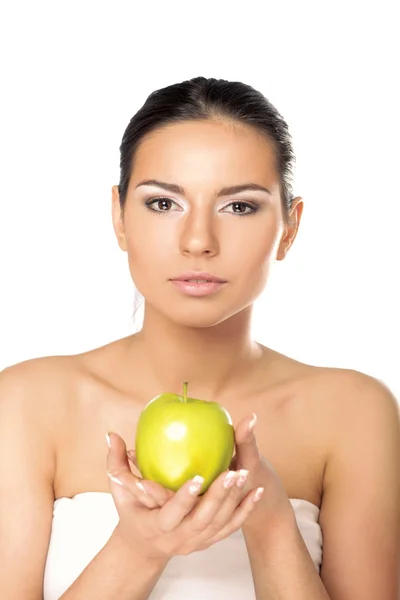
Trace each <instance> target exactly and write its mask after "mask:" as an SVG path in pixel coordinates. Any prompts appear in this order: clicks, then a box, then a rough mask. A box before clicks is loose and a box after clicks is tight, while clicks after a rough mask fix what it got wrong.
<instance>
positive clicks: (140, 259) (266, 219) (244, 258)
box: [113, 121, 302, 327]
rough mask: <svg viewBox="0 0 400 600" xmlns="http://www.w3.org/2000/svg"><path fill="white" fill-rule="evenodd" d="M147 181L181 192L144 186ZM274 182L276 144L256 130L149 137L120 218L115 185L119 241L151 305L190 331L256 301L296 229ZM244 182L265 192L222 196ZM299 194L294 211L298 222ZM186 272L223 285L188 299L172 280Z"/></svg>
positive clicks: (211, 129) (185, 128) (212, 127)
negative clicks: (213, 278) (289, 222)
mask: <svg viewBox="0 0 400 600" xmlns="http://www.w3.org/2000/svg"><path fill="white" fill-rule="evenodd" d="M149 180H157V181H158V182H164V183H167V184H174V185H175V186H179V187H180V188H181V191H178V190H174V191H171V190H170V189H164V188H162V187H160V186H158V185H156V184H146V185H141V184H142V182H145V181H149ZM278 183H279V178H278V172H277V170H276V166H275V155H274V151H273V147H272V145H270V144H269V142H268V141H267V140H266V139H265V138H264V137H261V136H260V135H258V134H257V133H256V132H255V131H253V130H252V129H251V128H250V127H246V126H242V125H240V124H239V125H238V124H232V123H228V122H225V121H218V122H216V121H201V122H199V121H197V122H196V121H193V122H184V123H177V124H172V125H168V126H166V127H163V128H160V129H158V130H156V131H154V132H152V133H151V134H149V135H148V136H146V138H144V140H143V141H142V143H141V145H140V147H139V149H138V152H137V153H136V156H135V160H134V168H133V171H132V175H131V179H130V183H129V188H128V193H127V197H126V205H125V211H124V218H123V220H122V218H121V214H120V209H119V199H118V188H117V186H114V188H113V221H114V228H115V232H116V235H117V238H118V243H119V245H120V247H121V248H122V249H123V250H125V251H127V253H128V261H129V268H130V272H131V276H132V279H133V281H134V283H135V285H136V287H137V289H138V290H139V291H140V292H141V294H142V295H143V296H144V298H145V300H146V304H148V305H151V307H152V308H153V309H155V310H157V311H159V312H160V313H162V314H163V315H165V316H166V317H168V318H169V319H171V320H173V321H175V322H178V323H180V324H182V325H186V326H193V327H208V326H211V325H215V324H217V323H220V322H222V321H224V320H226V319H228V318H229V317H231V316H233V315H235V314H237V313H239V312H240V311H242V310H243V309H245V308H247V307H248V306H250V305H251V304H252V303H253V302H254V301H255V299H256V298H257V297H258V296H259V295H260V293H261V292H262V290H263V288H264V286H265V284H266V281H267V278H268V274H269V271H270V267H271V265H272V264H273V263H274V261H275V260H282V259H283V258H284V256H285V254H286V251H287V249H288V248H289V246H290V244H291V243H292V241H293V239H294V236H295V232H296V228H295V227H289V226H287V225H285V220H284V215H283V209H282V205H281V198H280V193H279V185H278ZM244 184H257V185H259V186H262V187H264V188H267V190H269V191H268V192H267V191H262V190H261V191H259V190H251V189H249V190H247V191H241V192H240V193H235V194H234V193H232V192H230V193H228V192H224V193H223V195H221V190H222V189H223V188H228V187H232V186H239V185H244ZM157 198H161V199H160V200H158V201H157V200H155V202H154V203H152V204H151V205H149V201H152V200H153V199H157ZM300 200H301V199H297V202H295V210H294V211H293V212H292V216H293V217H294V220H295V221H297V224H298V222H299V219H300V215H301V205H302V203H301V201H300ZM296 205H297V206H296ZM187 271H206V272H208V273H212V274H213V275H216V276H218V277H220V278H222V279H223V280H225V281H226V283H224V284H223V285H222V286H221V287H219V289H218V290H216V291H215V292H213V293H211V294H209V295H206V296H203V297H196V296H191V295H187V294H186V293H184V292H182V291H181V289H179V288H178V287H177V286H176V285H175V284H173V283H172V281H171V279H174V278H176V277H178V276H179V275H181V274H182V273H185V272H187Z"/></svg>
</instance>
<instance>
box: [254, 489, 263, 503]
mask: <svg viewBox="0 0 400 600" xmlns="http://www.w3.org/2000/svg"><path fill="white" fill-rule="evenodd" d="M263 492H264V488H262V487H259V488H257V490H256V493H255V494H254V496H253V502H258V501H259V499H260V498H261V496H262V495H263Z"/></svg>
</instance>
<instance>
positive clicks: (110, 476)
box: [107, 473, 124, 486]
mask: <svg viewBox="0 0 400 600" xmlns="http://www.w3.org/2000/svg"><path fill="white" fill-rule="evenodd" d="M107 475H108V477H109V478H110V479H111V481H113V482H114V483H118V485H122V486H123V485H124V484H123V483H122V481H120V480H119V479H117V478H116V477H114V476H113V475H110V473H107Z"/></svg>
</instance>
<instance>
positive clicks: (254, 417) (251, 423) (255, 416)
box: [249, 413, 257, 432]
mask: <svg viewBox="0 0 400 600" xmlns="http://www.w3.org/2000/svg"><path fill="white" fill-rule="evenodd" d="M256 423H257V415H256V414H255V413H253V418H252V419H251V421H250V423H249V431H250V432H251V431H253V429H254V427H255V426H256Z"/></svg>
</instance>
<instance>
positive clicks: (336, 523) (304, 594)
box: [246, 372, 400, 600]
mask: <svg viewBox="0 0 400 600" xmlns="http://www.w3.org/2000/svg"><path fill="white" fill-rule="evenodd" d="M332 383H333V382H332ZM333 388H336V389H334V396H335V397H334V398H333V400H334V402H332V403H331V408H328V409H327V410H328V411H329V412H330V414H329V419H328V420H329V421H330V422H331V424H332V425H333V429H331V431H333V435H332V436H331V438H330V441H331V444H330V446H331V447H330V453H329V459H328V461H327V465H326V469H325V476H324V490H323V501H322V507H321V514H320V524H321V527H322V530H323V537H324V550H323V564H322V569H321V580H320V578H319V577H318V574H317V572H316V570H315V567H314V565H313V563H312V561H311V558H310V556H309V555H308V552H307V549H306V547H305V544H304V542H303V540H302V539H301V538H300V533H299V532H298V530H297V527H296V525H295V523H294V521H293V520H291V519H287V520H286V521H285V522H280V523H277V524H276V527H275V528H273V529H272V531H271V532H270V531H268V534H267V535H264V536H261V535H260V533H259V532H258V533H257V532H254V531H253V532H251V533H249V534H248V535H247V537H246V543H247V547H248V550H249V557H250V563H251V567H252V570H253V577H254V582H255V588H256V597H257V600H264V599H267V598H274V600H292V599H293V598H296V600H328V599H330V600H378V599H379V600H380V599H382V600H383V599H385V600H398V597H399V596H398V594H399V587H398V585H399V558H400V552H399V551H400V531H399V524H400V428H399V413H398V406H397V403H396V400H395V399H394V397H393V396H392V394H391V393H390V392H389V391H388V390H387V388H386V387H385V386H384V385H382V384H381V383H380V382H378V381H377V380H375V379H373V378H371V377H368V376H366V375H363V374H361V373H356V372H346V373H345V374H344V378H341V381H340V382H336V383H333V385H332V388H331V389H333ZM325 389H329V388H328V387H326V388H325ZM324 408H325V407H324Z"/></svg>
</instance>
